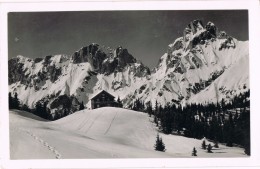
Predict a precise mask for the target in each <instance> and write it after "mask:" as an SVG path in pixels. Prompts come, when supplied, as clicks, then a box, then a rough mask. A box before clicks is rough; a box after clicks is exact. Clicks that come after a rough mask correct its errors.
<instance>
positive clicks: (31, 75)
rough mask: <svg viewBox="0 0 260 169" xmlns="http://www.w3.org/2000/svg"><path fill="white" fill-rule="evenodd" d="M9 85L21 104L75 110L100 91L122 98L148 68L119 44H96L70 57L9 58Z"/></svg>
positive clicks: (148, 71)
mask: <svg viewBox="0 0 260 169" xmlns="http://www.w3.org/2000/svg"><path fill="white" fill-rule="evenodd" d="M8 64H9V88H10V91H11V92H13V93H14V92H17V93H18V97H19V99H20V100H21V101H22V103H23V104H27V105H28V106H29V107H34V105H35V103H36V102H37V101H39V100H42V101H48V107H50V109H51V110H52V111H55V110H57V109H60V110H62V109H63V108H69V109H71V110H72V111H75V110H77V108H78V105H79V104H80V103H81V102H83V103H84V104H86V105H88V106H90V105H89V101H90V100H89V99H90V98H91V97H92V96H93V95H95V94H96V93H97V92H99V91H101V90H107V91H109V92H110V93H112V94H113V95H115V96H116V97H119V96H120V97H122V98H124V97H126V95H127V94H129V93H130V92H131V91H133V89H137V88H140V86H141V85H142V84H143V83H145V81H146V80H147V75H150V70H149V68H148V67H146V66H144V65H143V64H142V63H141V62H140V61H137V60H136V59H135V58H134V57H133V56H132V55H131V54H129V53H128V50H127V49H124V48H122V47H121V46H120V47H118V48H116V49H111V48H109V47H105V46H99V45H98V44H90V45H89V46H86V47H83V48H81V49H80V50H79V51H76V52H75V53H74V54H73V55H72V56H66V55H53V56H46V57H45V58H43V59H42V58H36V59H34V60H33V59H30V58H26V57H23V56H17V57H16V58H13V59H10V60H9V63H8Z"/></svg>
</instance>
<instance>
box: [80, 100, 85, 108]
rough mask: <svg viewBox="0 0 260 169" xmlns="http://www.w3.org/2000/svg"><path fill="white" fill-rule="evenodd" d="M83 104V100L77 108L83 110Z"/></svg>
mask: <svg viewBox="0 0 260 169" xmlns="http://www.w3.org/2000/svg"><path fill="white" fill-rule="evenodd" d="M84 108H85V107H84V104H83V101H82V102H81V103H80V105H79V110H84Z"/></svg>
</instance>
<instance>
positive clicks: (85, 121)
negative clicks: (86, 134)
mask: <svg viewBox="0 0 260 169" xmlns="http://www.w3.org/2000/svg"><path fill="white" fill-rule="evenodd" d="M90 113H91V111H90ZM89 120H90V118H89V117H87V118H85V119H84V120H83V121H82V123H81V124H80V125H79V126H78V128H77V130H81V129H82V128H84V126H85V125H87V124H88V122H89Z"/></svg>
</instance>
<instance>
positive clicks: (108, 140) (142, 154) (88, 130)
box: [10, 107, 246, 159]
mask: <svg viewBox="0 0 260 169" xmlns="http://www.w3.org/2000/svg"><path fill="white" fill-rule="evenodd" d="M151 121H152V119H151V118H149V117H148V115H147V114H145V113H142V112H136V111H132V110H127V109H121V108H111V107H106V108H99V109H95V110H83V111H79V112H76V113H74V114H72V115H69V116H67V117H64V118H62V119H60V120H57V121H53V122H49V121H44V120H43V119H41V118H39V117H38V118H37V116H34V115H32V114H30V113H27V112H22V111H17V110H13V111H10V151H11V159H47V158H49V159H52V158H53V159H55V158H56V159H59V158H62V159H80V158H158V157H160V158H171V157H192V156H191V152H192V149H193V147H195V148H196V149H197V151H198V152H197V155H198V156H197V157H196V158H198V157H246V155H245V154H244V152H243V149H242V148H238V147H231V148H230V147H226V146H224V145H221V144H219V146H220V148H218V149H214V148H213V153H207V152H206V150H202V149H201V148H200V147H201V143H202V140H198V139H192V138H186V137H183V136H176V135H165V134H162V133H159V135H160V137H162V139H163V142H164V143H165V146H166V152H158V151H155V150H154V144H155V139H156V135H157V133H158V131H157V128H156V127H155V125H154V124H153V123H151ZM209 143H210V142H208V141H206V144H209ZM211 145H213V143H211Z"/></svg>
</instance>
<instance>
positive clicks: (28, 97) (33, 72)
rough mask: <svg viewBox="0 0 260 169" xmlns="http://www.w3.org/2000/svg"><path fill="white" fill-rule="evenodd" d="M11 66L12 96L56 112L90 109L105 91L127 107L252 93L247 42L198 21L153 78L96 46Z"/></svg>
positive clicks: (123, 52)
mask: <svg viewBox="0 0 260 169" xmlns="http://www.w3.org/2000/svg"><path fill="white" fill-rule="evenodd" d="M8 64H9V89H10V92H12V93H14V92H17V93H18V97H19V99H20V100H21V101H22V103H23V104H27V105H29V107H33V106H34V104H35V103H36V102H37V101H38V100H46V101H47V100H48V106H49V107H50V108H51V110H52V111H56V110H59V109H60V110H62V109H63V108H64V107H66V108H70V109H71V110H72V111H75V110H77V109H78V105H79V103H80V102H83V103H84V104H85V105H86V106H88V107H90V98H91V97H92V96H94V95H95V94H96V93H97V92H99V91H101V90H106V91H108V92H110V93H111V94H113V95H114V96H116V97H119V96H120V99H121V100H123V104H124V106H125V107H127V106H130V105H131V104H132V103H133V101H134V100H135V99H136V98H139V99H141V100H143V101H144V102H149V101H151V102H152V103H153V104H154V103H155V101H156V100H157V102H158V103H160V104H161V105H165V104H167V103H169V104H173V103H182V104H185V103H191V102H196V103H205V102H216V101H220V100H221V99H225V100H227V101H228V100H230V99H231V98H232V97H233V96H234V95H236V94H238V93H240V92H244V91H247V90H248V89H249V52H248V41H246V42H242V41H239V40H237V39H235V38H233V37H231V36H229V35H228V34H227V33H225V32H224V31H219V30H218V28H217V27H216V26H215V25H214V24H213V23H211V22H208V23H207V24H206V25H205V26H204V25H203V24H202V22H201V21H199V20H194V21H192V22H191V23H190V24H188V26H187V28H185V29H184V31H183V36H182V37H180V38H177V39H176V40H175V41H174V42H173V43H171V44H169V46H168V51H167V52H166V53H165V54H164V55H163V56H162V57H161V59H160V61H159V64H158V66H157V67H156V68H154V70H153V71H152V72H150V70H149V68H148V67H146V66H144V65H143V64H142V63H141V62H140V61H137V60H136V59H135V58H134V57H133V56H132V55H131V54H130V53H129V52H128V50H127V49H124V48H122V47H121V46H120V47H118V48H116V49H112V48H110V47H106V46H101V45H98V44H94V43H93V44H90V45H88V46H86V47H83V48H81V49H80V50H78V51H76V52H75V53H74V54H72V55H71V56H67V55H53V56H46V57H45V58H43V59H42V58H37V59H30V58H26V57H23V56H17V58H13V59H10V60H9V63H8Z"/></svg>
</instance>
